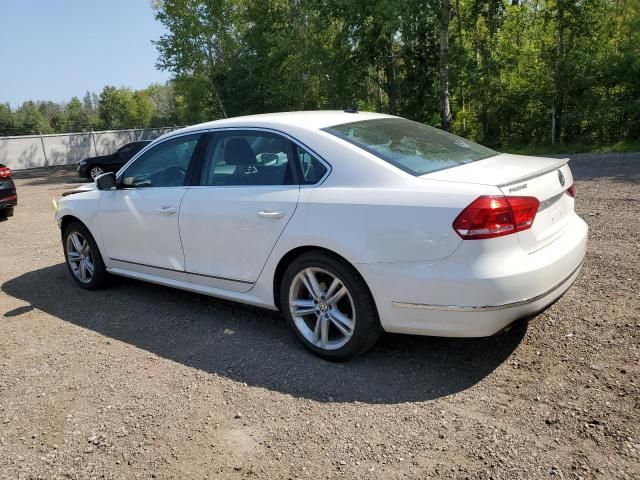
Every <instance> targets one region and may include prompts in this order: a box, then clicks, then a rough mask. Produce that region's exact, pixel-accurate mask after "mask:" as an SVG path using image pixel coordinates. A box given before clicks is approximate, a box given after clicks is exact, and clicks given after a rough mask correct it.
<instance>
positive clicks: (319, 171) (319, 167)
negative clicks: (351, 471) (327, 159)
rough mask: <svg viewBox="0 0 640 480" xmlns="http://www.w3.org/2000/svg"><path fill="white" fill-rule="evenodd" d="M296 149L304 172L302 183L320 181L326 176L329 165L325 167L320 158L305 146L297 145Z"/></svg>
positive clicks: (301, 169)
mask: <svg viewBox="0 0 640 480" xmlns="http://www.w3.org/2000/svg"><path fill="white" fill-rule="evenodd" d="M294 149H295V152H296V157H297V158H298V164H299V165H300V171H301V173H302V181H301V182H300V183H304V184H313V183H318V182H319V181H320V180H321V179H322V177H324V175H325V173H327V167H325V166H324V165H323V164H322V162H320V160H318V159H317V158H316V157H314V156H313V155H311V154H310V153H309V152H307V151H306V150H305V149H304V148H302V147H299V146H298V145H296V146H295V147H294Z"/></svg>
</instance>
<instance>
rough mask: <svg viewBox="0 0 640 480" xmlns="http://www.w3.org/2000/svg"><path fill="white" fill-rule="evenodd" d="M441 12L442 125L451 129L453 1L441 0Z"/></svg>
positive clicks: (444, 128) (446, 128)
mask: <svg viewBox="0 0 640 480" xmlns="http://www.w3.org/2000/svg"><path fill="white" fill-rule="evenodd" d="M441 1H442V6H441V9H442V11H441V13H440V126H441V128H442V129H443V130H446V131H447V132H448V131H449V130H451V107H450V106H449V19H450V18H451V1H450V0H441Z"/></svg>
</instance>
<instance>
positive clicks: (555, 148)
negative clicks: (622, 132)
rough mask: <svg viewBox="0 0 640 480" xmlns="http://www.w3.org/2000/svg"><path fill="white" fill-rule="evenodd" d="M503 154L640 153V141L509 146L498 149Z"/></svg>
mask: <svg viewBox="0 0 640 480" xmlns="http://www.w3.org/2000/svg"><path fill="white" fill-rule="evenodd" d="M500 151H502V152H505V153H517V154H520V155H562V154H570V153H611V152H640V141H633V142H632V141H622V142H617V143H614V144H609V145H602V144H600V145H587V144H581V143H578V144H571V145H563V144H559V145H510V146H505V147H502V148H501V149H500Z"/></svg>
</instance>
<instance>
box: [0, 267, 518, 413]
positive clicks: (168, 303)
mask: <svg viewBox="0 0 640 480" xmlns="http://www.w3.org/2000/svg"><path fill="white" fill-rule="evenodd" d="M2 290H3V291H4V292H5V293H6V294H8V295H11V296H12V297H15V298H18V299H21V300H23V301H25V302H28V304H29V306H28V307H25V308H24V309H23V311H24V312H26V311H29V310H30V309H32V308H36V309H38V310H41V311H43V312H46V313H48V314H50V315H52V316H55V317H57V318H60V319H62V320H64V321H67V322H70V323H73V324H75V325H77V326H79V327H82V328H86V329H90V330H93V331H95V332H98V333H100V334H102V335H105V336H107V337H110V338H112V339H116V340H119V341H122V342H126V343H128V344H131V345H134V346H136V347H138V348H141V349H143V350H146V351H148V352H151V353H153V354H155V355H158V356H160V357H162V358H166V359H170V360H173V361H175V362H179V363H181V364H183V365H187V366H190V367H193V368H197V369H200V370H203V371H205V372H208V373H214V374H217V375H221V376H224V377H227V378H231V379H233V380H236V381H239V382H245V383H246V384H248V385H251V386H258V387H263V388H267V389H269V390H274V391H279V392H282V393H286V394H290V395H293V396H296V397H303V398H308V399H312V400H317V401H324V402H332V401H335V402H352V401H359V402H366V403H400V402H410V401H424V400H430V399H435V398H439V397H442V396H446V395H450V394H453V393H456V392H460V391H462V390H465V389H468V388H469V387H471V386H473V385H475V384H476V383H478V382H479V381H481V380H482V379H483V378H485V377H486V376H487V375H489V374H490V373H491V372H492V371H493V370H494V369H495V368H496V367H498V366H499V365H500V364H501V363H502V362H504V361H505V359H506V358H507V357H509V355H510V354H511V353H512V352H513V350H514V349H515V348H516V347H517V346H518V345H519V343H520V342H521V340H522V338H523V337H524V335H525V333H526V323H524V322H523V323H521V324H517V325H516V326H515V327H514V328H513V329H511V330H510V331H508V332H505V333H501V334H498V335H495V336H493V337H488V338H480V339H444V338H430V337H418V336H408V335H390V334H387V335H385V336H384V337H383V339H382V340H381V341H380V343H379V344H378V345H377V346H376V347H374V348H373V349H372V350H371V351H369V352H368V353H366V354H364V355H362V356H360V357H358V358H356V359H354V360H352V361H350V362H347V363H342V364H340V363H331V362H327V361H323V360H321V359H319V358H317V357H314V356H313V355H312V354H310V353H309V352H307V350H306V349H304V347H302V345H300V344H299V343H298V341H297V340H296V339H295V337H294V336H293V334H292V333H291V332H290V331H289V329H288V328H287V327H286V325H285V322H284V321H283V319H282V317H281V316H280V315H279V314H278V313H277V312H271V311H268V310H263V309H259V308H254V307H249V306H245V305H241V304H238V303H235V302H229V301H225V300H219V299H215V298H211V297H206V296H203V295H197V294H193V293H189V292H184V291H180V290H175V289H170V288H165V287H159V286H157V285H152V284H147V283H143V282H138V281H135V280H128V279H124V278H116V279H114V280H113V282H112V286H110V287H109V288H107V289H104V290H100V291H94V292H89V291H85V290H82V289H80V288H79V287H77V286H76V285H75V284H73V282H72V280H71V279H70V277H69V276H68V273H67V270H66V266H65V265H64V264H59V265H54V266H51V267H47V268H42V269H39V270H34V271H32V272H28V273H25V274H23V275H21V276H19V277H16V278H14V279H12V280H9V281H7V282H5V283H4V284H3V285H2ZM0 313H2V314H3V315H4V316H7V315H9V316H13V317H16V318H19V314H20V313H22V310H20V309H14V310H12V311H10V312H0ZM96 348H109V347H108V346H107V345H104V346H102V347H100V346H98V347H96Z"/></svg>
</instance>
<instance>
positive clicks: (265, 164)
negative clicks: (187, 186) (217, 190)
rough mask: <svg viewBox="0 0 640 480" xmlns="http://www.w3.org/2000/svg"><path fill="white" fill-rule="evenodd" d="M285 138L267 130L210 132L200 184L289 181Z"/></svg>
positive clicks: (289, 173)
mask: <svg viewBox="0 0 640 480" xmlns="http://www.w3.org/2000/svg"><path fill="white" fill-rule="evenodd" d="M291 183H293V182H292V179H291V172H290V165H289V141H288V140H287V139H285V138H282V137H280V136H278V135H275V134H271V133H267V132H223V133H217V134H215V135H214V137H213V139H212V141H211V144H210V145H209V148H208V149H207V153H206V155H205V160H204V164H203V167H202V175H201V178H200V185H209V186H244V185H246V186H251V185H287V184H291Z"/></svg>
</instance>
